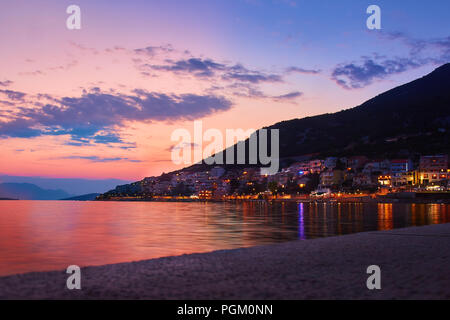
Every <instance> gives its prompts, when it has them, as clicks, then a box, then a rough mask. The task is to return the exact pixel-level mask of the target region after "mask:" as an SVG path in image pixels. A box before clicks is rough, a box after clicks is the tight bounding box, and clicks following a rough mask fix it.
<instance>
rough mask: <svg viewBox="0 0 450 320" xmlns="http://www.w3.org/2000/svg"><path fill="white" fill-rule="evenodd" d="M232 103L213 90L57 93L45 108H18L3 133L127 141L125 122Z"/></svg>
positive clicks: (187, 114) (191, 115) (195, 114)
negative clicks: (122, 130) (122, 131)
mask: <svg viewBox="0 0 450 320" xmlns="http://www.w3.org/2000/svg"><path fill="white" fill-rule="evenodd" d="M231 107H232V103H231V102H230V101H229V100H227V99H225V98H223V97H220V96H214V95H196V94H181V95H176V94H160V93H153V92H147V91H145V90H135V91H134V94H133V95H123V94H108V93H102V92H98V91H94V92H89V93H85V94H83V95H82V96H81V97H64V98H61V99H56V98H52V103H49V104H45V105H43V106H42V107H40V108H24V107H18V108H17V110H16V111H15V113H14V114H13V115H12V116H13V117H14V119H12V120H10V121H9V122H0V136H3V137H18V136H21V137H35V136H39V135H55V136H56V135H70V136H71V139H72V142H73V143H74V144H73V145H76V144H84V145H86V144H91V143H102V144H111V143H113V144H114V143H124V142H123V141H122V139H121V138H120V136H119V135H118V134H117V133H116V129H117V127H121V126H123V125H124V122H126V121H174V120H194V119H197V118H201V117H204V116H207V115H210V114H213V113H216V112H220V111H225V110H228V109H230V108H231ZM125 147H128V146H125Z"/></svg>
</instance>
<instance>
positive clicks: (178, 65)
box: [150, 58, 226, 77]
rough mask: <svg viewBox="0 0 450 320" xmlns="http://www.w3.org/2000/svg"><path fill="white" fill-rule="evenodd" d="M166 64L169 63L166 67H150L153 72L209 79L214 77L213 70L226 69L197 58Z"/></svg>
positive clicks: (210, 61) (207, 60) (220, 65)
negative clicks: (183, 74)
mask: <svg viewBox="0 0 450 320" xmlns="http://www.w3.org/2000/svg"><path fill="white" fill-rule="evenodd" d="M168 62H170V64H168V65H163V66H161V65H160V66H150V67H151V68H152V69H154V70H164V71H172V72H186V73H193V74H194V75H195V76H198V77H211V76H213V75H214V71H215V70H224V69H225V68H226V66H225V65H223V64H220V63H216V62H214V61H212V60H210V59H206V60H202V59H198V58H191V59H188V60H179V61H174V62H172V61H168Z"/></svg>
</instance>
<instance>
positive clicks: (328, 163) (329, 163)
mask: <svg viewBox="0 0 450 320" xmlns="http://www.w3.org/2000/svg"><path fill="white" fill-rule="evenodd" d="M337 162H338V158H336V157H329V158H326V159H325V163H324V166H325V168H327V169H334V168H336V165H337Z"/></svg>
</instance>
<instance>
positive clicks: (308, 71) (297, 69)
mask: <svg viewBox="0 0 450 320" xmlns="http://www.w3.org/2000/svg"><path fill="white" fill-rule="evenodd" d="M321 72H322V70H313V69H304V68H300V67H289V68H287V69H286V73H301V74H319V73H321Z"/></svg>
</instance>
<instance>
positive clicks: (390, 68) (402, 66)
mask: <svg viewBox="0 0 450 320" xmlns="http://www.w3.org/2000/svg"><path fill="white" fill-rule="evenodd" d="M377 60H378V59H371V58H367V57H363V61H362V62H359V63H355V62H353V63H348V64H340V65H338V66H336V68H335V69H334V70H333V73H332V75H331V78H332V79H333V80H334V81H335V82H336V83H337V84H338V85H340V86H341V87H343V88H345V89H359V88H363V87H366V86H368V85H370V84H372V83H373V82H374V81H375V80H380V79H384V78H386V77H388V76H390V75H393V74H398V73H402V72H405V71H407V70H409V69H413V68H418V67H420V66H422V65H423V62H422V61H416V60H411V59H408V58H394V59H384V60H381V61H377Z"/></svg>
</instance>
